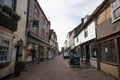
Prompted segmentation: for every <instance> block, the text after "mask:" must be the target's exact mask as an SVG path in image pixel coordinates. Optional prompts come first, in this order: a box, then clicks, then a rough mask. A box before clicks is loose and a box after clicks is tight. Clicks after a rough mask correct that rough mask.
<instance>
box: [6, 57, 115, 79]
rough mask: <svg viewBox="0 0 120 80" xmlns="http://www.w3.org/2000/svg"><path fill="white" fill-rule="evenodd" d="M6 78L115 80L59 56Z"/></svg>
mask: <svg viewBox="0 0 120 80" xmlns="http://www.w3.org/2000/svg"><path fill="white" fill-rule="evenodd" d="M6 80H115V79H113V78H112V77H110V76H108V75H105V74H104V73H102V72H99V71H97V70H96V69H92V68H84V67H83V66H82V67H81V68H75V67H74V68H71V67H70V66H69V65H68V63H67V61H66V60H64V59H63V58H62V56H58V57H56V58H55V59H52V60H47V61H44V62H42V63H40V64H37V63H35V64H34V65H31V66H30V67H28V68H27V69H26V70H25V71H23V72H22V74H21V76H20V77H13V76H11V77H9V78H8V79H6Z"/></svg>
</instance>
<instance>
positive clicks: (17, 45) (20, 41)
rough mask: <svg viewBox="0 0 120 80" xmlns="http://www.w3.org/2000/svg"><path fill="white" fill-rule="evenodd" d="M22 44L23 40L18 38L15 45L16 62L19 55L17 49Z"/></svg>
mask: <svg viewBox="0 0 120 80" xmlns="http://www.w3.org/2000/svg"><path fill="white" fill-rule="evenodd" d="M22 45H23V40H22V39H21V38H20V40H19V41H17V44H16V47H17V51H16V62H17V61H18V57H19V55H18V54H19V49H20V47H21V46H22Z"/></svg>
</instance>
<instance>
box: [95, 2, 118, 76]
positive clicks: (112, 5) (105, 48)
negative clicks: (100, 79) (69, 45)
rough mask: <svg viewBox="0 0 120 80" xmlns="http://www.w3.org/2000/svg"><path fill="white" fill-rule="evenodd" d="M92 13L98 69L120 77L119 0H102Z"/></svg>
mask: <svg viewBox="0 0 120 80" xmlns="http://www.w3.org/2000/svg"><path fill="white" fill-rule="evenodd" d="M93 14H94V15H95V16H96V26H97V42H98V47H99V49H98V52H99V55H98V58H99V67H100V70H101V71H104V72H106V73H108V74H110V75H112V76H114V77H116V78H120V0H115V1H107V0H104V1H103V3H102V4H101V5H100V6H99V7H98V8H97V9H96V10H95V12H94V13H93Z"/></svg>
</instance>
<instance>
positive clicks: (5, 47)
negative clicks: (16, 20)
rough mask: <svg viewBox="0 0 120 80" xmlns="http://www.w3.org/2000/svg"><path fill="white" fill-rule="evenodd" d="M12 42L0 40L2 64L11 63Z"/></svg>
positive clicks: (0, 61)
mask: <svg viewBox="0 0 120 80" xmlns="http://www.w3.org/2000/svg"><path fill="white" fill-rule="evenodd" d="M9 52H10V41H9V40H6V39H3V38H0V63H4V62H7V61H9Z"/></svg>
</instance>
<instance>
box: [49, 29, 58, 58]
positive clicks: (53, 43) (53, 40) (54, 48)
mask: <svg viewBox="0 0 120 80" xmlns="http://www.w3.org/2000/svg"><path fill="white" fill-rule="evenodd" d="M49 43H50V50H49V59H51V58H54V57H55V56H56V55H57V54H58V44H57V36H56V33H55V31H54V30H53V29H51V30H50V35H49Z"/></svg>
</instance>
